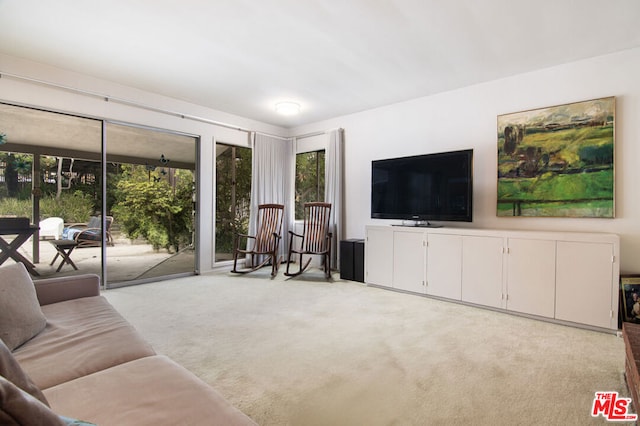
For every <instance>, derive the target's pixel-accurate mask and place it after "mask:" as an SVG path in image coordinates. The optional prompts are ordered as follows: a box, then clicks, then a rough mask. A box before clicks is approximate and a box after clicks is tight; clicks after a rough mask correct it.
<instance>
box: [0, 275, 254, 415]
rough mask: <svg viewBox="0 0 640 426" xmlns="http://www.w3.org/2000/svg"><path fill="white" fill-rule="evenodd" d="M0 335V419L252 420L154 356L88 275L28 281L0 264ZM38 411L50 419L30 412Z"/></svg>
mask: <svg viewBox="0 0 640 426" xmlns="http://www.w3.org/2000/svg"><path fill="white" fill-rule="evenodd" d="M25 288H27V290H25ZM36 298H37V299H36ZM3 305H6V306H3ZM43 319H44V322H43ZM0 338H2V340H3V342H4V344H3V345H2V346H4V348H5V350H4V351H0V376H2V377H0V402H1V407H0V408H1V411H2V412H1V413H0V424H5V422H9V423H11V421H13V422H14V423H15V424H57V423H55V422H56V421H61V422H62V423H59V424H69V423H70V422H72V421H73V419H80V420H83V421H86V422H90V423H94V424H98V425H104V426H106V425H119V426H123V425H136V426H140V425H177V424H184V425H190V424H194V425H195V424H197V425H205V424H206V425H255V423H254V422H253V421H252V420H251V419H250V418H249V417H247V416H246V415H244V414H243V413H241V412H240V411H239V410H237V409H236V408H234V407H233V406H231V405H230V404H229V403H228V402H227V401H225V400H224V398H223V397H222V396H221V395H220V394H219V393H218V392H216V390H215V389H213V388H212V387H210V386H209V385H207V384H206V383H204V382H203V381H201V380H200V379H198V378H197V377H196V376H195V375H193V374H192V373H190V372H189V371H187V370H186V369H184V368H183V367H181V366H180V365H178V364H176V363H175V362H173V361H172V360H171V359H169V358H167V357H165V356H162V355H158V354H156V353H155V352H154V350H153V348H152V347H151V346H150V345H149V344H148V343H147V342H146V341H145V340H144V339H143V338H142V337H141V335H140V334H139V333H138V332H137V331H136V330H135V329H134V328H133V327H132V326H131V325H130V324H129V323H128V322H127V321H126V320H125V319H124V318H123V317H122V316H121V315H120V314H119V313H118V312H117V311H116V310H115V309H114V308H113V307H112V306H111V305H110V304H109V302H108V301H107V300H106V299H105V298H104V297H103V296H101V295H100V286H99V278H98V276H96V275H82V276H75V277H66V278H51V279H43V280H39V281H35V283H34V282H32V281H31V279H30V277H29V275H28V273H27V272H26V270H25V269H24V266H22V264H15V265H10V266H6V267H2V268H0ZM23 340H24V341H23ZM3 342H0V344H2V343H3ZM3 352H4V353H3ZM12 366H13V367H12ZM16 377H17V379H16ZM11 378H14V380H13V383H12V380H11ZM7 383H8V384H7ZM25 383H26V384H25ZM11 385H15V387H16V388H12V387H11ZM21 398H23V399H24V401H22V400H21ZM47 405H48V407H47ZM47 410H50V411H51V414H52V415H53V416H54V417H53V418H49V419H48V420H42V418H41V417H37V416H42V415H45V417H46V415H47V414H48V413H47ZM29 413H32V414H34V415H35V416H36V417H35V418H31V419H29V418H28V415H29ZM43 413H44V414H43ZM2 416H4V417H2ZM25 416H27V417H25ZM60 416H62V417H60ZM25 418H27V419H28V422H26V423H25ZM65 422H67V423H65ZM73 424H77V423H73Z"/></svg>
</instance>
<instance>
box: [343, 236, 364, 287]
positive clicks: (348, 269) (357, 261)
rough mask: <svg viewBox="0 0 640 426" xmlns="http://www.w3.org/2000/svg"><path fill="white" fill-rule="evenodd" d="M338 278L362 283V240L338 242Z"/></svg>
mask: <svg viewBox="0 0 640 426" xmlns="http://www.w3.org/2000/svg"><path fill="white" fill-rule="evenodd" d="M340 278H341V279H343V280H349V281H359V282H361V283H363V282H364V240H342V241H340Z"/></svg>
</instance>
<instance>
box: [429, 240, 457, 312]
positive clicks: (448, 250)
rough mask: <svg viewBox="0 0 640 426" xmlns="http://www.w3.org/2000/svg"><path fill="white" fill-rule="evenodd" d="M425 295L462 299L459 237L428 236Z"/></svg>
mask: <svg viewBox="0 0 640 426" xmlns="http://www.w3.org/2000/svg"><path fill="white" fill-rule="evenodd" d="M427 294H429V295H432V296H439V297H446V298H448V299H456V300H460V299H461V298H462V236H461V235H445V234H429V235H428V237H427Z"/></svg>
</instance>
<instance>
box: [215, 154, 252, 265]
mask: <svg viewBox="0 0 640 426" xmlns="http://www.w3.org/2000/svg"><path fill="white" fill-rule="evenodd" d="M218 145H219V146H221V144H218ZM251 154H252V152H251V149H249V148H244V147H236V146H226V150H225V151H224V152H222V153H220V154H219V155H217V156H216V252H217V253H231V252H232V250H233V242H234V238H235V235H236V233H238V232H239V233H243V234H246V233H247V232H248V229H249V209H250V197H251Z"/></svg>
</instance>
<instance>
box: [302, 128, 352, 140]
mask: <svg viewBox="0 0 640 426" xmlns="http://www.w3.org/2000/svg"><path fill="white" fill-rule="evenodd" d="M334 130H344V129H343V128H342V127H336V128H335V129H328V130H319V131H317V132H311V133H305V134H303V135H298V136H292V138H296V139H304V138H310V137H312V136H320V135H326V134H327V133H329V132H333V131H334Z"/></svg>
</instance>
